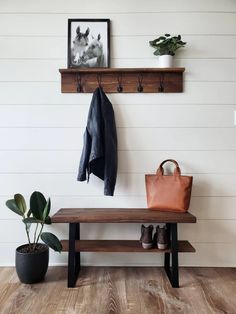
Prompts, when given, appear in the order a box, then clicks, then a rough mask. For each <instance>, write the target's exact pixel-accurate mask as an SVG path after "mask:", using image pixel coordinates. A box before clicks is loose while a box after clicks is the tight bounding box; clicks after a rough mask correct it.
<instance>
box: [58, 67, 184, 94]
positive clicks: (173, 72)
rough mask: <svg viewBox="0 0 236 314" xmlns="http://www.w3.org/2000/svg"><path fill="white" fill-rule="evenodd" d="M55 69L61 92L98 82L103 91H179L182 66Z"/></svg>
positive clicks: (88, 89)
mask: <svg viewBox="0 0 236 314" xmlns="http://www.w3.org/2000/svg"><path fill="white" fill-rule="evenodd" d="M59 71H60V73H61V91H62V93H92V92H93V91H94V90H95V88H96V87H97V86H99V85H100V86H102V88H103V90H104V91H105V92H106V93H118V92H120V93H137V92H139V93H181V92H182V91H183V72H184V71H185V68H69V69H60V70H59ZM119 87H121V88H119ZM140 87H141V88H140Z"/></svg>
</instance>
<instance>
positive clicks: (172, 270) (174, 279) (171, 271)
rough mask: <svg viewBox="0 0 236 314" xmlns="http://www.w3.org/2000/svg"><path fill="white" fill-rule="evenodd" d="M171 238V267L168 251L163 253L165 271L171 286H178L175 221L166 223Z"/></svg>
mask: <svg viewBox="0 0 236 314" xmlns="http://www.w3.org/2000/svg"><path fill="white" fill-rule="evenodd" d="M167 230H168V232H169V235H170V238H171V264H172V265H171V267H170V253H165V271H166V274H167V276H168V278H169V280H170V283H171V285H172V287H173V288H179V262H178V232H177V223H171V224H167Z"/></svg>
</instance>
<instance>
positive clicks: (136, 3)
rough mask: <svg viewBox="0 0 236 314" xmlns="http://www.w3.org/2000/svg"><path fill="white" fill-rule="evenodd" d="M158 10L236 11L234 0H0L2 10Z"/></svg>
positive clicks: (13, 11) (16, 11) (78, 11)
mask: <svg viewBox="0 0 236 314" xmlns="http://www.w3.org/2000/svg"><path fill="white" fill-rule="evenodd" d="M145 11H146V12H155V11H156V12H158V11H170V12H172V11H173V12H175V11H177V12H178V11H183V12H184V11H190V12H194V11H203V12H204V11H224V12H232V11H236V5H235V2H234V1H232V0H224V1H223V2H222V1H221V0H208V1H205V0H198V1H197V2H196V1H195V0H178V2H173V1H171V0H165V1H161V0H149V1H148V3H146V5H145V7H144V3H143V1H142V0H129V1H128V2H127V1H125V0H121V1H119V2H116V1H114V2H113V1H112V2H111V1H109V0H102V1H100V2H99V3H98V2H97V1H94V0H90V2H89V3H87V2H85V1H81V0H79V1H78V0H70V5H69V6H65V2H64V1H63V0H51V1H50V2H48V1H47V0H41V1H40V2H36V3H32V1H31V0H21V2H20V3H19V2H18V1H3V3H1V12H2V13H9V12H11V13H26V12H28V13H48V12H53V13H72V12H73V13H78V14H81V13H93V12H95V13H110V12H114V13H117V12H121V13H127V12H129V13H134V12H145Z"/></svg>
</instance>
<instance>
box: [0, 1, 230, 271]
mask: <svg viewBox="0 0 236 314" xmlns="http://www.w3.org/2000/svg"><path fill="white" fill-rule="evenodd" d="M86 17H87V18H89V17H91V18H93V17H94V18H95V17H96V18H110V19H111V23H112V29H111V57H112V59H111V65H112V66H114V67H153V66H156V59H155V57H154V56H153V54H152V52H153V50H152V49H151V48H150V47H149V46H148V41H149V40H151V39H153V38H155V36H157V35H158V34H161V33H166V32H170V33H172V34H173V33H174V34H178V33H180V34H182V35H183V38H184V40H186V41H187V43H188V44H187V47H186V49H183V50H182V51H181V52H180V53H178V54H177V56H176V60H175V63H176V66H184V67H186V72H185V90H184V93H182V94H161V95H158V94H143V95H140V94H129V95H128V94H126V95H120V94H119V95H118V94H114V95H110V96H109V97H110V99H111V101H112V103H113V105H114V110H115V114H116V120H117V128H118V136H119V174H118V182H117V187H116V195H115V197H113V198H110V197H104V196H103V183H102V182H100V181H99V180H97V179H96V178H93V179H92V180H91V182H90V183H89V185H87V184H86V183H78V182H76V174H77V167H78V163H79V158H80V153H81V148H82V134H83V132H84V127H85V122H86V118H87V112H88V106H89V103H90V99H91V95H87V94H84V95H77V94H64V95H63V94H61V93H60V76H59V73H58V68H63V67H66V53H67V50H66V47H67V38H66V36H67V19H68V18H86ZM0 47H1V49H0V139H1V141H0V143H1V144H0V173H1V175H0V204H1V210H0V252H1V255H0V265H12V264H14V249H15V247H16V246H17V245H18V244H20V243H22V242H24V241H25V235H24V230H23V227H22V225H21V222H20V221H19V219H17V218H18V217H16V216H14V214H12V213H11V212H9V211H8V210H7V209H6V208H5V205H4V203H5V200H6V199H8V198H9V197H11V196H12V195H13V194H14V193H15V192H21V193H23V194H24V195H26V196H27V197H28V196H29V195H30V193H31V192H32V191H34V190H41V191H43V192H44V193H45V194H46V195H50V196H51V198H52V204H53V209H52V212H55V211H56V210H57V209H58V208H60V207H63V206H65V207H66V206H67V207H79V206H81V207H82V206H85V207H109V206H112V207H137V206H146V202H145V189H144V174H145V173H150V172H154V171H155V170H156V167H157V165H158V164H159V163H160V162H161V161H162V160H163V159H165V158H169V157H171V158H175V159H177V160H178V161H179V162H180V165H181V167H182V170H183V172H184V173H187V174H193V175H194V187H193V197H192V203H191V209H190V211H191V212H192V213H194V214H195V215H196V216H197V218H198V223H197V224H196V225H182V226H180V238H182V239H189V240H190V241H192V243H193V244H194V246H195V247H196V249H197V253H196V254H186V255H183V256H181V264H182V265H201V266H213V265H215V266H236V162H235V160H236V129H235V127H234V126H233V112H234V110H236V1H234V0H225V1H221V0H199V1H194V0H177V1H171V0H166V1H160V0H149V1H142V0H131V1H125V0H121V1H110V0H101V1H95V0H93V1H92V0H90V1H87V2H86V1H80V0H71V1H66V2H65V1H63V0H60V1H58V0H51V1H47V0H41V1H32V0H21V1H18V0H1V2H0ZM51 230H53V231H55V232H56V233H57V234H58V235H59V236H60V237H63V238H64V237H67V232H68V230H67V227H66V226H63V225H53V226H52V227H51ZM82 233H83V236H84V237H85V236H86V237H89V238H130V239H131V238H133V239H135V238H137V237H138V236H139V225H126V224H124V225H123V224H122V225H119V226H118V225H112V224H111V225H104V226H101V225H96V224H94V225H92V226H90V227H89V228H86V230H84V229H83V227H82ZM64 262H66V254H65V253H63V254H62V255H57V254H53V253H52V254H51V263H52V264H60V263H64ZM83 263H84V264H97V265H99V264H101V265H102V264H103V265H105V264H107V265H109V264H111V265H131V264H132V265H142V264H143V265H156V264H159V265H161V263H162V257H161V256H158V257H156V256H155V258H153V256H152V255H151V254H150V255H149V254H144V255H142V254H130V255H129V254H119V255H118V254H104V255H103V254H84V255H83Z"/></svg>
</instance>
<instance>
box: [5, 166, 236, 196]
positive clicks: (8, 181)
mask: <svg viewBox="0 0 236 314" xmlns="http://www.w3.org/2000/svg"><path fill="white" fill-rule="evenodd" d="M76 176H77V172H75V173H73V174H1V180H2V181H3V182H4V185H3V186H2V187H1V194H0V195H12V194H13V193H15V192H16V191H17V192H19V193H22V194H30V193H32V191H34V190H39V191H42V192H45V191H46V192H47V194H49V195H66V196H69V195H73V196H75V195H76V196H83V195H84V196H87V197H88V196H90V195H94V196H99V195H103V186H104V184H103V181H101V180H100V179H98V178H97V177H95V176H93V175H92V176H91V177H90V182H89V184H87V183H86V182H77V181H76ZM115 195H117V196H145V195H146V191H145V180H144V174H118V176H117V184H116V189H115ZM192 195H193V196H236V175H235V174H225V175H223V174H194V184H193V191H192Z"/></svg>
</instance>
